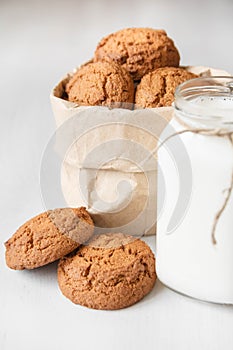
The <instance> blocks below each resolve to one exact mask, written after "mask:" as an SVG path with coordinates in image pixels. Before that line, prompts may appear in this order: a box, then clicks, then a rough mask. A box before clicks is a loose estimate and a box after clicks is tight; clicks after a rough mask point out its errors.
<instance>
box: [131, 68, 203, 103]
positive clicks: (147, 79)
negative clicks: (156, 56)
mask: <svg viewBox="0 0 233 350" xmlns="http://www.w3.org/2000/svg"><path fill="white" fill-rule="evenodd" d="M196 77H197V75H195V74H193V73H190V72H188V71H186V70H185V69H183V68H173V67H165V68H158V69H155V70H154V71H153V72H150V73H148V74H146V75H145V76H144V77H143V78H142V80H141V82H140V84H139V85H138V86H137V90H136V95H135V104H136V106H137V107H143V108H146V107H147V108H153V107H166V106H171V104H172V102H173V101H174V94H175V89H176V87H177V86H178V85H179V84H181V83H183V82H184V81H186V80H189V79H193V78H196Z"/></svg>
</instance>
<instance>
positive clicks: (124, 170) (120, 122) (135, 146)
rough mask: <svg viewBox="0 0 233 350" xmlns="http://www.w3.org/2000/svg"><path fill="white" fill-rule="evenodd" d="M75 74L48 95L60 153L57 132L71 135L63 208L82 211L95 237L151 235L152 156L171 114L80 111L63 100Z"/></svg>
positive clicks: (201, 70)
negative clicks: (98, 234) (110, 233)
mask: <svg viewBox="0 0 233 350" xmlns="http://www.w3.org/2000/svg"><path fill="white" fill-rule="evenodd" d="M186 69H187V70H188V71H190V72H193V73H195V74H199V75H201V76H213V75H214V76H217V75H218V76H219V75H229V74H228V73H227V72H225V71H222V70H217V69H212V68H209V67H201V66H198V67H191V66H190V67H186ZM74 72H75V71H74ZM74 72H73V73H70V74H68V75H67V76H66V77H65V78H64V79H62V80H61V81H60V82H59V83H58V85H57V86H56V87H55V88H54V89H53V91H52V93H51V95H50V100H51V105H52V109H53V113H54V117H55V120H56V125H57V127H58V137H57V145H56V147H57V149H58V150H59V144H62V142H63V135H64V132H63V133H62V132H59V130H60V131H62V130H61V129H62V128H63V129H64V130H65V129H67V130H68V129H69V132H68V133H69V134H72V137H71V138H70V146H69V147H68V149H67V151H66V153H65V155H64V156H63V161H62V166H61V188H62V192H63V195H64V198H65V201H66V203H67V206H69V207H79V206H85V207H86V208H87V210H88V211H89V212H90V214H91V215H92V217H93V219H94V222H95V225H96V227H97V231H98V232H107V231H118V232H123V233H124V232H125V233H128V234H133V235H135V234H136V235H148V234H155V232H156V220H157V217H156V196H157V189H156V182H157V162H156V153H155V154H154V153H153V154H152V151H153V150H155V149H156V146H157V142H158V139H159V135H160V134H161V132H162V131H163V129H164V128H165V127H166V125H167V123H168V122H169V121H170V120H171V118H172V115H173V108H172V107H161V108H147V109H135V110H129V109H123V108H114V109H110V108H108V107H99V106H95V107H91V106H78V105H76V104H75V103H73V102H69V101H67V100H66V99H65V94H64V91H65V85H66V83H67V82H68V80H69V79H70V77H71V76H72V74H74ZM65 133H66V131H65Z"/></svg>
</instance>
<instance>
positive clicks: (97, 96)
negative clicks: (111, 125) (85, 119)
mask: <svg viewBox="0 0 233 350" xmlns="http://www.w3.org/2000/svg"><path fill="white" fill-rule="evenodd" d="M66 93H67V95H68V100H69V101H71V102H75V103H77V104H79V105H85V106H101V105H102V106H111V107H126V108H130V107H132V106H131V104H132V103H133V101H134V84H133V80H132V78H131V76H130V74H129V73H128V72H127V71H126V70H125V69H124V68H122V67H121V66H119V65H118V64H116V63H114V62H112V61H105V62H95V63H89V64H86V65H83V66H82V67H80V69H78V71H77V72H76V73H75V74H74V76H73V77H72V78H71V79H70V81H69V82H68V84H67V85H66ZM129 105H130V106H129Z"/></svg>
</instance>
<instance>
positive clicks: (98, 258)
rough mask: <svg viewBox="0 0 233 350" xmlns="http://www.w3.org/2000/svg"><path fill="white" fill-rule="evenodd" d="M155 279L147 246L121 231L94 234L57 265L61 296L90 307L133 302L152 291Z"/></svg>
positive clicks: (106, 307)
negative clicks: (85, 243)
mask: <svg viewBox="0 0 233 350" xmlns="http://www.w3.org/2000/svg"><path fill="white" fill-rule="evenodd" d="M155 280H156V273H155V258H154V254H153V253H152V251H151V249H150V248H149V246H148V245H147V244H146V243H145V242H143V241H141V240H140V239H138V238H135V237H132V236H129V235H125V234H122V233H109V234H102V235H99V236H95V237H94V238H93V239H91V241H89V242H88V243H87V245H85V246H82V247H80V248H79V249H78V250H77V252H76V253H71V254H70V255H68V256H67V257H65V258H63V259H61V260H60V262H59V265H58V283H59V287H60V289H61V291H62V293H63V294H64V296H66V297H67V298H68V299H70V300H71V301H72V302H73V303H75V304H80V305H83V306H87V307H89V308H93V309H101V310H116V309H121V308H125V307H128V306H130V305H133V304H135V303H136V302H138V301H139V300H141V299H142V298H143V297H144V296H145V295H147V294H148V293H149V292H150V291H151V290H152V288H153V286H154V284H155Z"/></svg>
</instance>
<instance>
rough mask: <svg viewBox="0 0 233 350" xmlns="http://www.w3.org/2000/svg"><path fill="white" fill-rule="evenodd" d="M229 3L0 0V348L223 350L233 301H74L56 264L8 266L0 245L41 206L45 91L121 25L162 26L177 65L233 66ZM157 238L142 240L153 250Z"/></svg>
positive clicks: (50, 124)
mask: <svg viewBox="0 0 233 350" xmlns="http://www.w3.org/2000/svg"><path fill="white" fill-rule="evenodd" d="M232 15H233V2H232V1H231V0H228V1H227V0H222V1H199V0H196V1H192V2H190V1H178V0H177V1H172V0H170V1H165V0H164V1H155V0H154V1H143V0H138V1H131V0H130V1H127V0H118V1H107V0H101V1H57V2H55V1H13V0H12V1H7V0H5V1H4V0H2V1H1V2H0V29H1V30H0V47H1V54H0V69H1V86H0V89H1V93H0V96H1V97H0V98H1V127H0V161H1V168H0V198H1V201H0V213H1V214H0V232H1V245H0V259H1V261H0V278H1V280H0V281H1V283H0V349H1V350H15V349H18V350H21V349H22V350H23V349H24V350H29V349H30V350H37V349H38V350H41V349H45V350H47V349H50V350H60V349H70V348H72V349H73V348H78V349H80V350H86V349H96V350H97V349H101V350H105V349H106V350H107V349H111V350H115V349H122V350H125V349H127V350H130V349H134V350H139V349H142V348H143V349H156V350H160V349H162V350H169V349H174V350H183V349H184V350H185V349H190V350H192V349H195V350H196V349H201V350H219V349H224V350H228V349H229V350H230V349H232V348H233V308H232V307H229V306H228V307H227V306H220V305H212V304H207V303H202V302H198V301H195V300H192V299H189V298H186V297H182V296H180V295H178V294H176V293H174V292H172V291H170V290H168V289H167V288H165V287H164V286H163V285H162V284H161V283H160V282H157V283H156V286H155V288H154V290H153V291H152V292H151V293H150V295H148V296H147V297H146V298H145V299H144V300H143V301H141V302H139V303H138V304H136V305H135V306H132V307H130V308H128V309H124V310H121V311H114V312H106V311H94V310H89V309H87V308H84V307H81V306H75V305H73V304H72V303H71V302H70V301H68V300H67V299H65V298H64V297H63V296H62V295H61V293H60V291H59V289H58V286H57V281H56V263H54V264H51V265H49V266H47V267H44V268H40V269H37V270H35V271H18V272H16V271H11V270H9V269H7V268H6V266H5V261H4V246H3V242H4V241H5V240H6V239H7V238H9V236H10V235H11V234H12V233H13V232H14V231H15V230H16V228H17V227H18V226H19V225H21V224H22V223H23V222H24V221H25V220H27V219H28V218H30V217H32V216H34V215H35V214H37V213H39V212H41V211H43V210H44V207H43V204H42V200H41V196H40V182H39V172H40V160H41V157H42V155H43V150H44V148H45V146H46V144H47V142H48V140H49V138H50V137H51V135H52V133H53V131H54V128H55V125H54V121H53V116H52V112H51V109H50V104H49V97H48V96H49V92H50V90H51V88H52V87H53V86H54V84H55V83H56V82H57V81H58V80H59V78H60V77H61V76H63V75H64V74H65V73H66V72H67V71H69V70H71V69H72V68H73V67H75V66H77V65H79V64H80V63H82V62H84V61H86V60H88V59H89V58H90V57H91V56H92V54H93V50H94V48H95V45H96V43H97V41H98V40H99V39H100V38H101V37H102V36H103V35H106V34H107V33H110V32H112V31H115V30H117V29H120V28H123V27H130V26H152V27H155V28H165V29H166V30H167V32H168V34H169V35H170V36H171V37H173V38H174V39H175V42H176V44H177V47H178V48H179V49H180V52H181V57H182V63H183V64H190V65H199V64H201V65H208V66H212V67H219V68H222V69H225V70H228V71H229V72H232V73H233V64H232V57H233V46H232V35H233V20H232V18H233V16H232ZM154 242H155V240H154V237H152V238H150V239H148V243H149V244H150V245H151V247H152V249H154V245H155V244H154Z"/></svg>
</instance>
